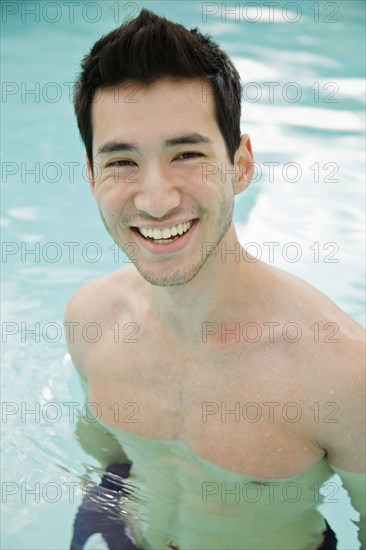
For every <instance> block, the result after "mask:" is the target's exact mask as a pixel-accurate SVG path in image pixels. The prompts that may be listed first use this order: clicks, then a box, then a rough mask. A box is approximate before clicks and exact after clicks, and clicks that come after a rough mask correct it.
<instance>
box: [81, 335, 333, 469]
mask: <svg viewBox="0 0 366 550" xmlns="http://www.w3.org/2000/svg"><path fill="white" fill-rule="evenodd" d="M114 349H115V350H116V348H114ZM123 351H124V353H123V354H120V353H113V347H112V348H111V347H109V348H108V349H107V348H106V349H103V350H102V349H100V350H98V351H97V352H96V353H95V354H94V358H93V359H91V360H92V365H90V367H91V368H90V369H89V373H90V376H89V401H92V402H94V403H96V405H97V408H98V411H99V414H100V415H101V418H102V420H103V421H104V422H105V423H107V424H109V425H113V426H115V427H119V428H120V429H121V430H124V431H128V432H132V433H136V434H139V435H143V436H146V437H151V438H156V439H181V440H183V441H185V443H186V444H187V445H188V446H189V447H190V448H191V450H192V451H193V452H194V453H196V454H198V455H199V456H201V457H202V458H204V459H206V460H209V461H211V462H214V463H216V464H218V465H220V466H222V467H224V468H228V469H231V470H234V471H237V472H239V473H242V474H248V475H258V476H263V477H269V478H275V477H289V476H293V475H296V474H298V473H300V472H302V471H304V470H306V469H307V468H309V467H311V466H312V465H313V464H314V463H315V462H317V461H318V460H319V459H320V458H321V457H322V455H323V453H322V451H321V450H320V449H318V448H317V447H315V446H314V444H313V443H312V442H311V439H310V437H309V436H308V430H307V426H308V420H309V418H310V415H311V411H310V410H308V402H307V400H306V399H304V397H303V396H302V395H301V391H300V389H299V384H297V383H296V380H295V379H294V378H293V377H292V376H287V377H286V376H285V374H286V372H287V370H286V369H285V368H284V366H283V361H282V362H281V358H280V355H279V354H278V353H277V352H274V351H273V352H272V353H260V352H258V350H254V351H253V350H252V351H250V350H247V351H248V353H247V354H242V353H240V352H239V350H237V349H235V350H233V349H230V347H228V348H227V349H225V350H223V351H221V352H220V353H217V352H215V353H207V351H206V350H202V348H199V347H197V348H196V349H194V346H193V347H192V349H190V350H187V349H185V350H183V349H180V350H172V349H167V347H165V346H160V347H159V346H158V345H155V346H150V345H141V343H140V345H138V346H134V347H132V346H130V347H128V346H123ZM101 357H103V361H101V360H100V358H101Z"/></svg>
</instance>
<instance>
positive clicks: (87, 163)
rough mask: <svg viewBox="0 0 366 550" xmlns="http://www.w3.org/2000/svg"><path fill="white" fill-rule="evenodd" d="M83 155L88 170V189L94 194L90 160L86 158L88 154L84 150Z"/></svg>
mask: <svg viewBox="0 0 366 550" xmlns="http://www.w3.org/2000/svg"><path fill="white" fill-rule="evenodd" d="M84 157H85V163H86V168H87V170H88V180H89V186H90V191H91V192H92V193H93V195H94V190H95V180H94V176H93V171H92V168H91V166H90V162H89V159H88V155H87V154H86V151H85V153H84Z"/></svg>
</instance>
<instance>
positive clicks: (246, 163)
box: [234, 134, 254, 194]
mask: <svg viewBox="0 0 366 550" xmlns="http://www.w3.org/2000/svg"><path fill="white" fill-rule="evenodd" d="M234 166H235V172H236V175H235V194H238V193H241V192H242V191H244V190H245V189H246V188H247V187H248V185H249V184H250V182H251V180H252V178H253V175H254V159H253V152H252V144H251V143H250V137H249V136H248V134H243V135H242V136H241V138H240V144H239V147H238V149H237V151H236V153H235V157H234Z"/></svg>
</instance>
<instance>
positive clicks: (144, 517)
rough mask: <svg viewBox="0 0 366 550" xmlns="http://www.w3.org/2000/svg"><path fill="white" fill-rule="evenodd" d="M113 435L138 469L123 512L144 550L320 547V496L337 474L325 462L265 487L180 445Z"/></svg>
mask: <svg viewBox="0 0 366 550" xmlns="http://www.w3.org/2000/svg"><path fill="white" fill-rule="evenodd" d="M109 429H110V427H109ZM112 432H113V434H114V435H115V437H116V438H117V439H118V441H119V442H120V444H121V446H122V447H123V449H124V451H125V452H126V454H127V456H128V458H129V459H130V460H131V461H132V467H131V472H130V477H129V478H128V480H126V481H127V483H128V486H129V487H130V489H131V490H132V497H131V498H128V499H126V500H125V501H124V502H123V503H122V509H123V511H124V513H125V515H124V517H125V518H126V517H127V518H128V523H129V525H130V527H131V531H132V533H133V535H134V537H135V540H136V541H137V543H138V544H139V545H140V546H139V547H141V548H143V549H151V550H156V549H160V548H169V545H171V547H173V548H178V549H179V550H193V549H195V550H197V549H200V550H219V549H220V550H227V549H228V548H230V549H231V550H236V549H237V550H239V549H240V550H244V549H248V550H254V549H263V548H271V549H281V550H285V549H291V550H295V549H303V550H304V549H309V550H310V549H315V548H318V547H319V545H320V544H321V542H322V532H323V531H324V519H323V517H322V516H321V514H320V513H319V512H318V511H317V506H318V505H319V503H320V502H321V500H322V497H321V496H320V495H319V488H320V487H321V485H322V483H324V482H325V481H326V480H327V479H328V478H329V477H330V476H331V475H332V474H333V472H332V470H331V469H330V467H329V465H328V464H327V461H326V460H325V459H324V458H323V459H321V460H320V461H319V462H317V463H316V464H315V465H314V466H313V467H311V468H310V469H308V470H306V471H304V472H302V473H301V474H300V475H297V476H292V477H286V478H278V479H267V478H262V477H259V476H256V477H253V476H246V475H242V474H238V473H236V472H233V471H230V470H228V469H225V468H222V467H220V466H218V465H216V464H214V463H212V462H209V461H207V460H205V459H202V458H201V457H199V456H198V455H196V454H195V453H193V452H192V451H191V449H190V448H189V447H188V446H187V445H186V444H185V443H184V442H183V441H181V440H153V439H150V438H146V437H143V436H139V435H136V434H133V433H130V432H124V431H122V430H120V429H119V428H112ZM126 513H127V514H126Z"/></svg>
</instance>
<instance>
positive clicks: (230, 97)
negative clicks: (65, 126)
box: [74, 9, 241, 164]
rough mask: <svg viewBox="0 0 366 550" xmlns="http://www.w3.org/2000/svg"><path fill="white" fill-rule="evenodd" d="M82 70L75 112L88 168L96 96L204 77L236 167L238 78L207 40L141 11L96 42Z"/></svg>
mask: <svg viewBox="0 0 366 550" xmlns="http://www.w3.org/2000/svg"><path fill="white" fill-rule="evenodd" d="M81 67H82V70H81V72H80V75H79V77H78V79H77V81H76V82H75V87H74V108H75V113H76V118H77V122H78V127H79V131H80V135H81V138H82V140H83V142H84V145H85V148H86V152H87V155H88V158H89V161H90V163H91V164H92V162H93V154H92V145H93V128H92V121H91V107H92V101H93V98H94V97H95V93H96V91H97V90H98V89H99V88H104V87H107V86H113V85H117V84H121V83H122V82H123V81H127V80H131V81H136V82H138V83H139V84H141V85H144V86H147V85H149V84H152V83H153V82H155V81H157V80H158V79H159V78H164V77H173V78H202V79H206V80H207V81H208V82H209V83H210V84H211V86H212V89H213V97H214V105H215V116H216V121H217V123H218V126H219V128H220V131H221V133H222V136H223V138H224V140H225V143H226V147H227V152H228V155H229V158H230V161H231V162H232V163H233V162H234V154H235V151H236V150H237V148H238V146H239V142H240V106H241V105H240V99H241V85H240V77H239V74H238V72H237V70H236V69H235V67H234V65H233V63H232V62H231V60H230V59H229V57H228V56H227V55H226V53H225V52H223V51H222V50H221V49H220V48H219V46H218V45H217V44H216V43H215V42H214V41H213V40H212V39H211V37H210V36H209V35H207V34H206V35H203V34H201V33H200V32H199V30H198V29H197V28H194V29H191V30H188V29H186V28H185V27H183V26H182V25H179V24H177V23H173V22H171V21H168V20H167V19H165V18H164V17H159V16H158V15H156V14H155V13H153V12H151V11H149V10H146V9H142V10H141V12H140V13H139V15H138V16H137V17H136V18H135V19H132V20H131V21H129V22H128V23H127V24H125V25H121V26H120V27H118V28H117V29H115V30H113V31H112V32H110V33H108V34H107V35H105V36H103V37H102V38H101V39H100V40H98V41H97V42H96V43H95V44H94V46H93V47H92V49H91V51H90V53H88V54H87V55H85V56H84V58H83V60H82V63H81Z"/></svg>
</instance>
